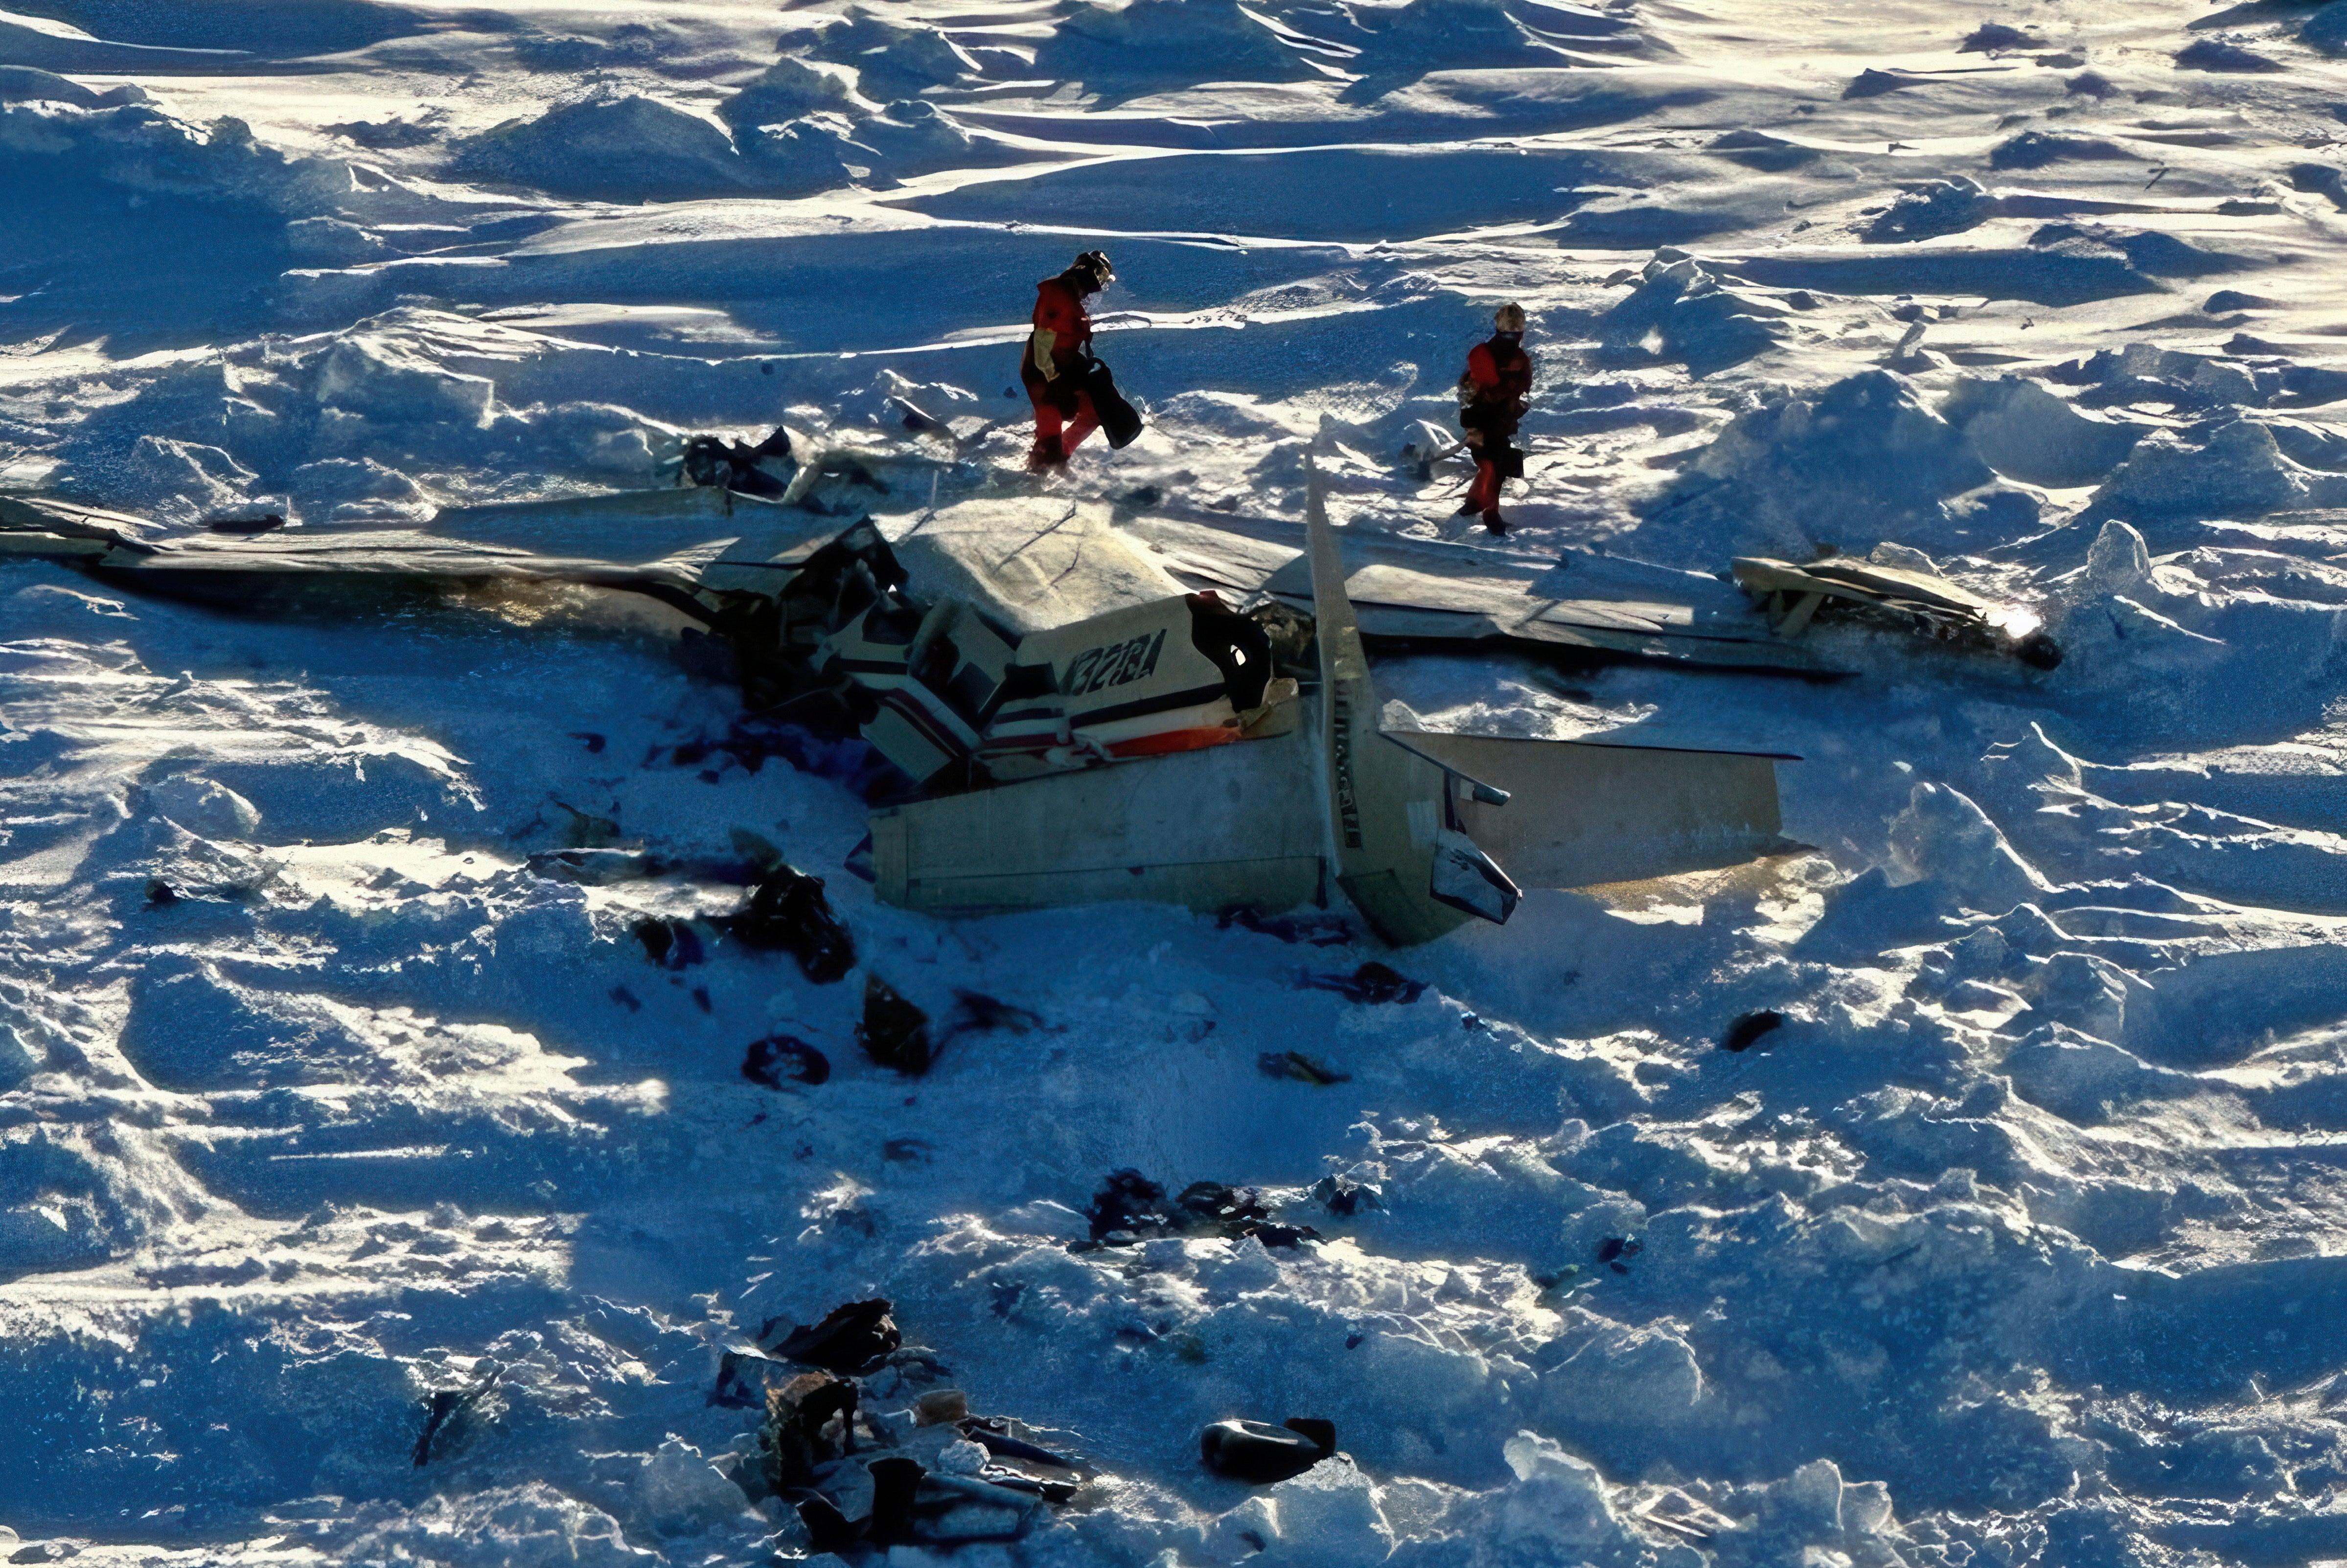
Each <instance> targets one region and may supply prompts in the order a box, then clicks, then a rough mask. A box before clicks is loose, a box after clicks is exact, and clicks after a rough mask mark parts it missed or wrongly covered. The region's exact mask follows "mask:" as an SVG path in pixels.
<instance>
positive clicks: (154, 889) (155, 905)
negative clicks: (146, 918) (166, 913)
mask: <svg viewBox="0 0 2347 1568" xmlns="http://www.w3.org/2000/svg"><path fill="white" fill-rule="evenodd" d="M178 902H179V894H178V893H176V892H174V891H173V890H172V887H171V885H170V884H169V882H166V881H164V880H163V879H162V878H161V877H160V876H149V878H148V879H147V906H148V907H149V908H150V909H168V908H169V907H171V906H172V905H174V904H177V903H178Z"/></svg>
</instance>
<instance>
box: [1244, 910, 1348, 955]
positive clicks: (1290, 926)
mask: <svg viewBox="0 0 2347 1568" xmlns="http://www.w3.org/2000/svg"><path fill="white" fill-rule="evenodd" d="M1234 926H1236V927H1238V928H1239V929H1240V930H1242V931H1253V932H1255V933H1256V934H1257V935H1258V936H1265V937H1276V938H1279V939H1280V940H1281V941H1283V942H1305V943H1308V944H1310V945H1311V946H1313V947H1315V948H1337V947H1342V946H1344V945H1345V944H1346V943H1348V942H1349V941H1351V940H1352V939H1353V925H1352V922H1351V921H1349V920H1348V919H1346V918H1345V917H1343V916H1341V915H1266V914H1264V912H1263V911H1262V910H1260V909H1257V908H1256V907H1255V906H1254V905H1252V904H1234V905H1232V906H1231V907H1229V908H1227V909H1225V910H1223V911H1222V912H1221V913H1220V914H1218V915H1216V916H1215V917H1214V929H1215V930H1217V931H1227V930H1229V929H1230V928H1231V927H1234Z"/></svg>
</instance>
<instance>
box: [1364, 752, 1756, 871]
mask: <svg viewBox="0 0 2347 1568" xmlns="http://www.w3.org/2000/svg"><path fill="white" fill-rule="evenodd" d="M1387 738H1388V739H1389V741H1390V742H1392V743H1395V744H1397V745H1399V746H1401V747H1404V748H1406V749H1408V750H1409V751H1410V752H1411V753H1414V754H1416V755H1418V756H1419V757H1422V758H1425V759H1426V760H1427V761H1428V762H1430V763H1432V764H1437V765H1439V766H1440V767H1442V768H1444V769H1446V770H1448V771H1449V772H1450V774H1453V775H1454V779H1455V781H1457V782H1456V783H1454V786H1453V789H1452V798H1451V800H1450V812H1451V815H1452V818H1453V820H1454V821H1456V822H1457V824H1458V825H1459V826H1460V829H1462V830H1463V831H1464V832H1465V833H1466V834H1467V835H1468V836H1469V837H1470V838H1471V839H1472V840H1473V841H1474V842H1475V843H1476V844H1477V845H1481V847H1482V848H1483V849H1484V851H1485V852H1487V853H1488V854H1489V855H1491V857H1492V858H1493V859H1494V860H1495V861H1497V862H1498V864H1499V865H1500V866H1502V867H1504V868H1505V869H1506V871H1507V873H1508V875H1509V876H1511V877H1512V878H1513V879H1514V880H1515V881H1517V882H1519V883H1521V884H1522V885H1523V886H1527V887H1583V886H1594V885H1596V884H1599V883H1605V882H1633V881H1638V880H1641V879H1643V878H1645V877H1649V876H1675V875H1677V874H1679V873H1681V872H1687V871H1708V870H1713V869H1716V868H1717V867H1720V866H1737V865H1741V864H1742V863H1744V862H1745V861H1747V860H1753V859H1757V858H1758V857H1759V856H1763V855H1767V854H1769V853H1771V852H1772V851H1773V850H1775V849H1777V848H1778V847H1781V845H1782V840H1780V839H1779V838H1778V833H1779V831H1780V829H1781V828H1782V826H1783V822H1782V819H1781V817H1780V816H1779V815H1778V795H1777V770H1776V763H1777V761H1778V760H1779V759H1777V758H1774V757H1770V756H1766V755H1755V754H1748V753H1736V752H1695V751H1672V750H1664V749H1660V748H1655V747H1644V746H1620V745H1605V744H1599V743H1590V742H1584V741H1544V740H1513V739H1507V738H1503V737H1501V736H1497V735H1459V734H1441V733H1432V732H1428V731H1412V732H1405V733H1389V734H1388V737H1387ZM1783 760H1788V761H1789V760H1793V759H1789V758H1788V759H1783ZM1476 784H1480V785H1481V786H1483V787H1482V788H1481V790H1478V789H1476V788H1474V787H1472V786H1473V785H1476ZM1494 796H1497V797H1499V799H1498V800H1495V799H1494V798H1493V797H1494ZM1501 802H1504V804H1501Z"/></svg>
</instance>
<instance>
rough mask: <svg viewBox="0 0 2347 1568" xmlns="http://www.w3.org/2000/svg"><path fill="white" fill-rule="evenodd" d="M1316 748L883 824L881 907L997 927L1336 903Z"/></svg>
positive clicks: (1101, 773) (1174, 765) (1104, 780)
mask: <svg viewBox="0 0 2347 1568" xmlns="http://www.w3.org/2000/svg"><path fill="white" fill-rule="evenodd" d="M1315 740H1316V737H1315V736H1314V735H1313V733H1311V731H1310V730H1308V729H1306V728H1301V727H1299V728H1298V729H1296V730H1295V731H1293V732H1291V733H1289V734H1286V735H1284V736H1278V737H1275V738H1272V739H1267V740H1264V741H1260V742H1255V743H1249V744H1245V745H1235V746H1219V747H1216V748H1214V749H1213V750H1211V751H1202V752H1187V753H1179V754H1176V755H1173V756H1166V757H1158V758H1153V759H1152V760H1149V761H1147V762H1135V763H1117V764H1109V765H1106V766H1102V767H1096V768H1088V769H1085V770H1083V771H1081V772H1076V773H1063V774H1052V775H1051V776H1049V777H1046V778H1040V779H1032V780H1029V781H1027V782H1024V783H1020V784H999V785H997V786H995V787H994V788H992V789H984V790H977V791H973V792H972V793H970V794H958V795H948V796H946V797H945V798H943V799H939V800H928V801H920V802H917V803H915V804H910V805H903V806H897V807H893V808H890V809H887V810H884V811H879V812H876V813H874V814H873V816H872V870H873V877H874V881H875V883H876V886H877V890H878V893H879V896H880V899H881V901H882V902H883V903H887V904H894V905H897V906H899V907H904V908H907V909H918V910H922V911H925V912H927V913H929V914H936V915H956V916H969V915H995V914H1003V913H1007V912H1010V911H1012V910H1018V909H1043V908H1055V907H1064V906H1068V905H1077V904H1097V903H1106V902H1111V901H1114V900H1118V899H1127V898H1138V899H1145V900H1149V901H1152V902H1156V903H1165V904H1184V905H1187V906H1189V907H1191V908H1194V909H1198V910H1205V911H1211V910H1216V909H1223V908H1227V907H1230V906H1232V905H1235V904H1248V905H1253V906H1255V907H1257V908H1259V909H1263V910H1265V911H1266V912H1271V911H1277V910H1282V909H1292V908H1294V907H1296V906H1297V905H1299V904H1306V903H1310V902H1312V901H1313V900H1314V899H1315V898H1317V897H1320V896H1321V895H1322V894H1323V892H1324V889H1325V881H1324V875H1323V866H1322V860H1323V856H1324V855H1325V854H1326V851H1327V835H1326V832H1325V829H1324V827H1323V822H1324V820H1325V819H1324V816H1323V813H1322V811H1321V809H1320V804H1319V790H1320V785H1319V770H1318V769H1317V767H1316V766H1315V765H1314V761H1313V751H1314V747H1315Z"/></svg>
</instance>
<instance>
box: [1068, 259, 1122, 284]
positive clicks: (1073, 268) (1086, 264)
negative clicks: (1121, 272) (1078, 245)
mask: <svg viewBox="0 0 2347 1568" xmlns="http://www.w3.org/2000/svg"><path fill="white" fill-rule="evenodd" d="M1068 271H1069V272H1080V273H1082V274H1083V275H1084V276H1085V277H1087V278H1089V279H1090V280H1091V281H1092V287H1091V288H1090V289H1087V290H1086V291H1085V292H1087V293H1094V294H1096V293H1098V292H1101V290H1102V289H1104V288H1106V287H1108V285H1109V284H1111V283H1112V282H1115V281H1116V269H1115V268H1113V267H1112V266H1110V265H1109V264H1108V252H1107V251H1085V252H1084V253H1083V254H1082V255H1081V256H1079V257H1077V258H1076V259H1075V260H1074V261H1071V262H1069V263H1068Z"/></svg>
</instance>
